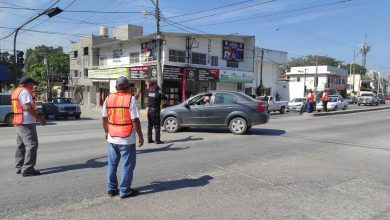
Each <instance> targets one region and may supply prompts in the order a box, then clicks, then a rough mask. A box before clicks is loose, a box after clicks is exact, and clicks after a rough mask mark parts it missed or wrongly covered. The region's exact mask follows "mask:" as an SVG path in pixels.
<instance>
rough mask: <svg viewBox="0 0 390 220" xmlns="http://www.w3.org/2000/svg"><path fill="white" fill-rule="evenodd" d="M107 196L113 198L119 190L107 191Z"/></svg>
mask: <svg viewBox="0 0 390 220" xmlns="http://www.w3.org/2000/svg"><path fill="white" fill-rule="evenodd" d="M107 194H108V196H109V197H114V196H117V195H119V190H117V189H111V190H108V191H107Z"/></svg>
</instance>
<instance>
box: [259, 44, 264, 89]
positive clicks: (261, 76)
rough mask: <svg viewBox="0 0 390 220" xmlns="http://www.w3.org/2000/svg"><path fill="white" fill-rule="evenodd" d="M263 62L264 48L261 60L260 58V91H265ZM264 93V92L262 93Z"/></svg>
mask: <svg viewBox="0 0 390 220" xmlns="http://www.w3.org/2000/svg"><path fill="white" fill-rule="evenodd" d="M263 62H264V49H261V60H260V91H261V93H263ZM261 95H263V94H261Z"/></svg>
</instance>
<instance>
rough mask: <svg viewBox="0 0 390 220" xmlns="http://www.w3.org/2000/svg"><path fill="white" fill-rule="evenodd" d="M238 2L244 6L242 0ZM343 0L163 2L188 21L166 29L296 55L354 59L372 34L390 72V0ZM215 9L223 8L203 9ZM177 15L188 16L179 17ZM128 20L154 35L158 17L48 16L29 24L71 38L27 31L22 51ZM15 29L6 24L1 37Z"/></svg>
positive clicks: (80, 0)
mask: <svg viewBox="0 0 390 220" xmlns="http://www.w3.org/2000/svg"><path fill="white" fill-rule="evenodd" d="M56 1H57V0H0V7H8V6H11V5H10V4H14V5H20V6H23V7H27V8H37V9H40V8H47V7H48V6H50V5H51V4H53V3H55V2H56ZM239 2H244V3H242V4H237V3H239ZM336 2H342V0H275V1H272V0H268V1H267V0H252V1H250V0H160V8H161V11H162V14H163V15H164V17H166V18H167V19H168V20H169V21H171V22H175V23H179V24H181V25H185V26H187V28H186V27H183V26H178V25H176V27H175V26H172V25H169V24H167V22H165V21H162V30H163V31H180V32H184V31H185V30H187V31H189V32H198V31H203V32H207V33H218V34H232V33H239V34H243V35H255V36H256V40H257V44H258V46H261V47H265V48H269V49H275V50H282V51H286V52H288V53H289V57H299V56H304V55H309V54H318V55H328V56H331V57H335V58H337V59H340V60H342V61H344V62H346V63H350V62H352V56H353V50H354V49H355V48H357V46H358V45H359V44H360V43H362V42H363V41H364V39H365V35H366V34H367V42H368V43H369V44H371V45H372V51H371V52H369V54H368V57H367V66H368V68H370V69H376V70H378V71H382V72H383V73H382V74H383V75H387V74H390V59H389V52H390V42H389V41H390V37H389V35H390V29H389V24H388V21H390V13H389V10H390V1H389V0H351V1H346V2H342V3H336ZM6 3H9V4H6ZM262 3H263V4H262ZM228 5H230V6H228ZM320 5H325V6H320ZM56 6H58V7H60V8H66V7H67V9H66V10H68V11H69V10H70V11H72V10H73V11H74V10H77V11H80V10H93V11H129V12H141V11H153V8H152V7H153V4H152V3H151V1H150V0H60V1H59V2H58V3H57V4H56ZM221 7H222V8H221ZM214 8H219V9H215V10H209V11H205V12H199V11H202V10H207V9H214ZM194 12H197V13H194ZM34 14H36V12H35V11H31V10H30V11H29V10H20V9H10V8H0V21H1V22H0V26H1V27H11V28H15V27H17V26H18V25H20V24H22V23H23V22H24V21H26V20H27V19H28V18H29V17H31V16H33V15H34ZM178 15H181V16H179V17H174V16H178ZM80 21H81V22H80ZM234 21H235V22H234ZM86 22H90V23H89V24H88V23H86ZM127 22H129V23H133V24H138V25H143V26H144V32H145V33H152V32H153V31H154V29H155V26H154V24H155V23H154V19H153V17H151V16H149V17H143V16H141V13H131V14H130V13H129V14H93V13H74V12H73V13H72V12H63V13H62V14H60V16H58V17H54V18H51V19H48V18H46V17H42V18H41V19H38V20H36V21H34V22H33V23H31V24H29V25H28V26H27V27H26V28H28V29H33V30H38V31H49V32H65V33H68V35H69V36H67V35H58V34H45V33H33V32H21V33H20V35H19V37H18V44H17V45H18V46H17V48H18V49H21V50H25V49H27V48H30V47H34V46H37V45H41V44H46V45H52V46H63V47H64V48H65V50H66V51H67V49H68V44H69V42H70V41H71V40H73V41H75V40H78V36H79V35H84V34H91V33H93V34H98V31H99V26H100V25H107V26H116V25H120V24H125V23H127ZM218 23H219V24H218ZM171 24H172V23H171ZM188 28H192V29H188ZM183 29H184V30H183ZM9 32H10V30H8V29H0V36H5V35H7V34H8V33H9ZM0 46H1V49H2V50H4V49H12V38H8V39H6V40H3V41H2V42H0ZM357 62H358V63H361V56H358V57H357Z"/></svg>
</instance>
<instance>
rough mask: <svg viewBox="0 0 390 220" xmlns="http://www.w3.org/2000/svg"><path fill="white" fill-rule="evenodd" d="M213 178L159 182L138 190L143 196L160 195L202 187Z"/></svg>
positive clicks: (202, 177) (204, 177)
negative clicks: (160, 193) (165, 192)
mask: <svg viewBox="0 0 390 220" xmlns="http://www.w3.org/2000/svg"><path fill="white" fill-rule="evenodd" d="M212 179H213V177H211V176H209V175H205V176H201V177H199V178H197V179H187V178H186V179H180V180H171V181H157V182H152V183H151V184H150V185H147V186H142V187H139V188H137V189H138V190H139V191H140V192H141V195H147V194H151V193H158V192H164V191H172V190H177V189H184V188H195V187H202V186H205V185H207V184H209V183H210V180H212Z"/></svg>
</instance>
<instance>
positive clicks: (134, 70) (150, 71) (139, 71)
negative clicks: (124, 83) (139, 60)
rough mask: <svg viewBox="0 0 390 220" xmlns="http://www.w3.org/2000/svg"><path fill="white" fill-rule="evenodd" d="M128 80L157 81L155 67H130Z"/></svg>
mask: <svg viewBox="0 0 390 220" xmlns="http://www.w3.org/2000/svg"><path fill="white" fill-rule="evenodd" d="M130 79H139V80H149V79H153V80H154V79H157V66H135V67H130Z"/></svg>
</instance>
